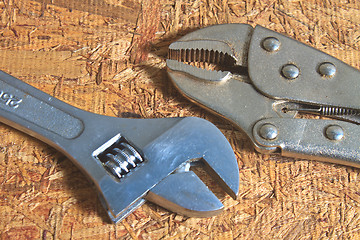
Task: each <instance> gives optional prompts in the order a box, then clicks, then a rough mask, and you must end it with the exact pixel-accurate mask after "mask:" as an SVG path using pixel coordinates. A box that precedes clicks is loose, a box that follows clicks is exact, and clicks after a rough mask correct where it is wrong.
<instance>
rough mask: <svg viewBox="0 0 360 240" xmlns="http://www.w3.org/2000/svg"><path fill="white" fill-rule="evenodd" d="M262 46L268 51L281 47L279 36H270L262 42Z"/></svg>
mask: <svg viewBox="0 0 360 240" xmlns="http://www.w3.org/2000/svg"><path fill="white" fill-rule="evenodd" d="M262 46H263V48H264V49H265V50H266V51H268V52H275V51H277V50H279V49H280V41H279V39H277V38H274V37H268V38H265V40H264V41H263V42H262Z"/></svg>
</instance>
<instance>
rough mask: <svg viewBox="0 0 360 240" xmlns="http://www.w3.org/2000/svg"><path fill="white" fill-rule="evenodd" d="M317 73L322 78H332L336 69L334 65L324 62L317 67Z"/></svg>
mask: <svg viewBox="0 0 360 240" xmlns="http://www.w3.org/2000/svg"><path fill="white" fill-rule="evenodd" d="M319 73H320V74H321V75H322V76H324V77H333V76H334V75H335V73H336V67H335V65H334V64H332V63H329V62H326V63H322V64H321V65H320V66H319Z"/></svg>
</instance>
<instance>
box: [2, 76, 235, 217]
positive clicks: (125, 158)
mask: <svg viewBox="0 0 360 240" xmlns="http://www.w3.org/2000/svg"><path fill="white" fill-rule="evenodd" d="M0 93H1V94H0V99H1V101H0V121H1V122H3V123H5V124H8V125H10V126H12V127H14V128H17V129H19V130H21V131H23V132H25V133H28V134H29V135H31V136H33V137H36V138H39V139H40V140H42V141H44V142H46V143H48V144H49V145H51V146H53V147H54V148H56V149H58V150H59V151H61V152H62V153H64V154H65V155H66V156H67V157H68V158H69V159H70V160H72V161H73V162H74V163H75V164H76V165H77V166H78V167H79V168H80V169H81V170H82V171H83V173H84V174H85V175H86V176H87V177H88V178H89V179H90V181H92V182H93V183H94V186H95V188H96V190H97V191H98V193H99V194H98V195H99V196H100V200H101V202H102V204H103V205H104V207H105V208H106V209H107V212H108V214H109V216H110V218H111V219H112V221H114V222H118V221H120V220H122V219H123V218H125V217H126V216H128V215H129V214H130V213H131V212H132V211H134V210H135V209H137V208H138V207H140V206H141V205H142V204H143V203H144V202H145V200H147V199H148V198H149V199H148V200H150V201H154V202H156V203H158V204H159V205H160V206H163V207H164V208H169V209H171V210H172V211H175V212H178V213H182V214H185V215H186V214H189V215H196V216H209V215H214V214H217V213H219V211H220V210H221V209H222V205H221V203H219V200H217V198H216V197H215V196H213V195H212V193H211V192H210V191H209V190H208V189H207V187H206V186H205V185H204V184H201V183H199V180H198V179H196V178H195V177H194V176H192V172H191V171H190V170H189V169H188V168H187V167H185V166H187V165H188V164H189V163H190V162H194V161H195V162H202V163H203V164H202V165H204V168H205V170H206V171H207V172H208V173H209V174H210V175H211V176H212V177H213V178H214V179H215V181H216V182H217V183H218V184H219V185H220V186H221V187H222V188H223V189H224V190H225V191H226V192H227V193H228V194H229V195H231V196H232V197H233V198H235V197H236V195H237V193H238V189H239V172H238V166H237V160H236V157H235V155H234V152H233V150H232V148H231V146H230V144H229V142H228V141H227V140H226V138H225V137H224V135H223V134H222V133H221V132H220V130H218V129H217V128H216V127H215V126H214V125H213V124H211V123H210V122H208V121H206V120H204V119H200V118H193V117H191V118H167V119H123V118H115V117H108V116H102V115H98V114H93V113H90V112H86V111H83V110H80V109H78V108H75V107H73V106H70V105H68V104H66V103H64V102H62V101H60V100H58V99H55V98H53V97H52V96H50V95H48V94H46V93H44V92H41V91H39V90H38V89H35V88H33V87H31V86H30V85H28V84H26V83H24V82H22V81H20V80H18V79H16V78H14V77H12V76H10V75H8V74H6V73H4V72H1V71H0ZM100 122H101V123H103V124H99V123H100ZM184 172H186V174H187V175H189V176H190V175H191V177H188V178H187V179H186V180H184V179H183V178H182V177H181V176H183V175H181V176H180V173H184ZM178 174H179V175H178ZM168 177H169V178H168ZM174 186H176V189H177V192H176V194H177V196H181V194H186V197H183V198H182V199H184V200H186V201H188V200H189V199H191V201H189V202H183V200H179V199H178V200H174V198H173V197H174V195H173V194H174ZM192 189H197V191H192ZM152 191H153V192H154V194H151V192H152ZM209 196H211V197H210V198H209ZM160 198H161V201H160V200H159V199H160ZM204 199H206V200H205V202H201V201H204ZM215 199H216V200H215ZM198 201H199V202H198ZM201 204H203V205H202V206H203V208H199V207H198V206H199V205H201ZM198 210H199V212H198Z"/></svg>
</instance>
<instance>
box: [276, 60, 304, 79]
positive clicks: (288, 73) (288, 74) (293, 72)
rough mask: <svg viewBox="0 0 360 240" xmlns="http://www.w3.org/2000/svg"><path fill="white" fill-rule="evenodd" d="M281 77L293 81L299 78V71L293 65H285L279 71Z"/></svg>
mask: <svg viewBox="0 0 360 240" xmlns="http://www.w3.org/2000/svg"><path fill="white" fill-rule="evenodd" d="M281 72H282V75H283V76H284V77H285V78H287V79H295V78H297V77H298V76H299V74H300V70H299V68H298V67H297V66H295V65H294V64H286V65H284V66H283V68H282V69H281Z"/></svg>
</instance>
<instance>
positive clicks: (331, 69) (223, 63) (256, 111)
mask: <svg viewBox="0 0 360 240" xmlns="http://www.w3.org/2000/svg"><path fill="white" fill-rule="evenodd" d="M167 68H168V74H169V76H170V78H171V79H172V81H173V82H174V84H175V86H176V87H177V88H178V89H179V90H180V91H181V92H182V93H183V94H184V95H185V96H186V97H188V98H190V99H191V100H192V101H194V102H196V103H198V104H200V105H202V106H204V107H206V108H208V109H210V110H212V111H213V112H215V113H217V114H219V115H221V116H223V117H225V118H226V119H228V120H230V121H231V122H233V123H234V124H235V125H237V126H238V127H239V128H241V129H242V130H243V131H244V132H245V133H246V134H247V136H248V137H249V138H250V139H251V141H252V142H253V143H254V146H255V148H256V149H257V150H258V151H259V152H263V153H281V154H282V155H284V156H289V157H295V158H307V159H315V160H323V161H328V162H333V163H339V164H345V165H349V166H355V167H359V161H360V141H359V140H360V127H359V124H360V94H359V93H360V74H359V73H360V72H359V70H357V69H355V68H353V67H351V66H349V65H347V64H345V63H343V62H341V61H340V60H338V59H336V58H334V57H331V56H329V55H328V54H325V53H323V52H321V51H318V50H316V49H314V48H312V47H310V46H307V45H305V44H303V43H300V42H298V41H296V40H293V39H291V38H289V37H286V36H284V35H282V34H280V33H277V32H274V31H271V30H269V29H266V28H264V27H261V26H256V27H255V28H253V27H251V26H250V25H247V24H224V25H214V26H210V27H206V28H203V29H200V30H197V31H194V32H191V33H189V34H187V35H185V36H184V37H182V38H180V39H179V40H178V41H176V42H173V43H172V44H171V45H170V46H169V55H168V59H167ZM314 114H316V115H320V116H315V117H309V118H308V117H305V118H304V116H306V115H310V116H312V115H314Z"/></svg>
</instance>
